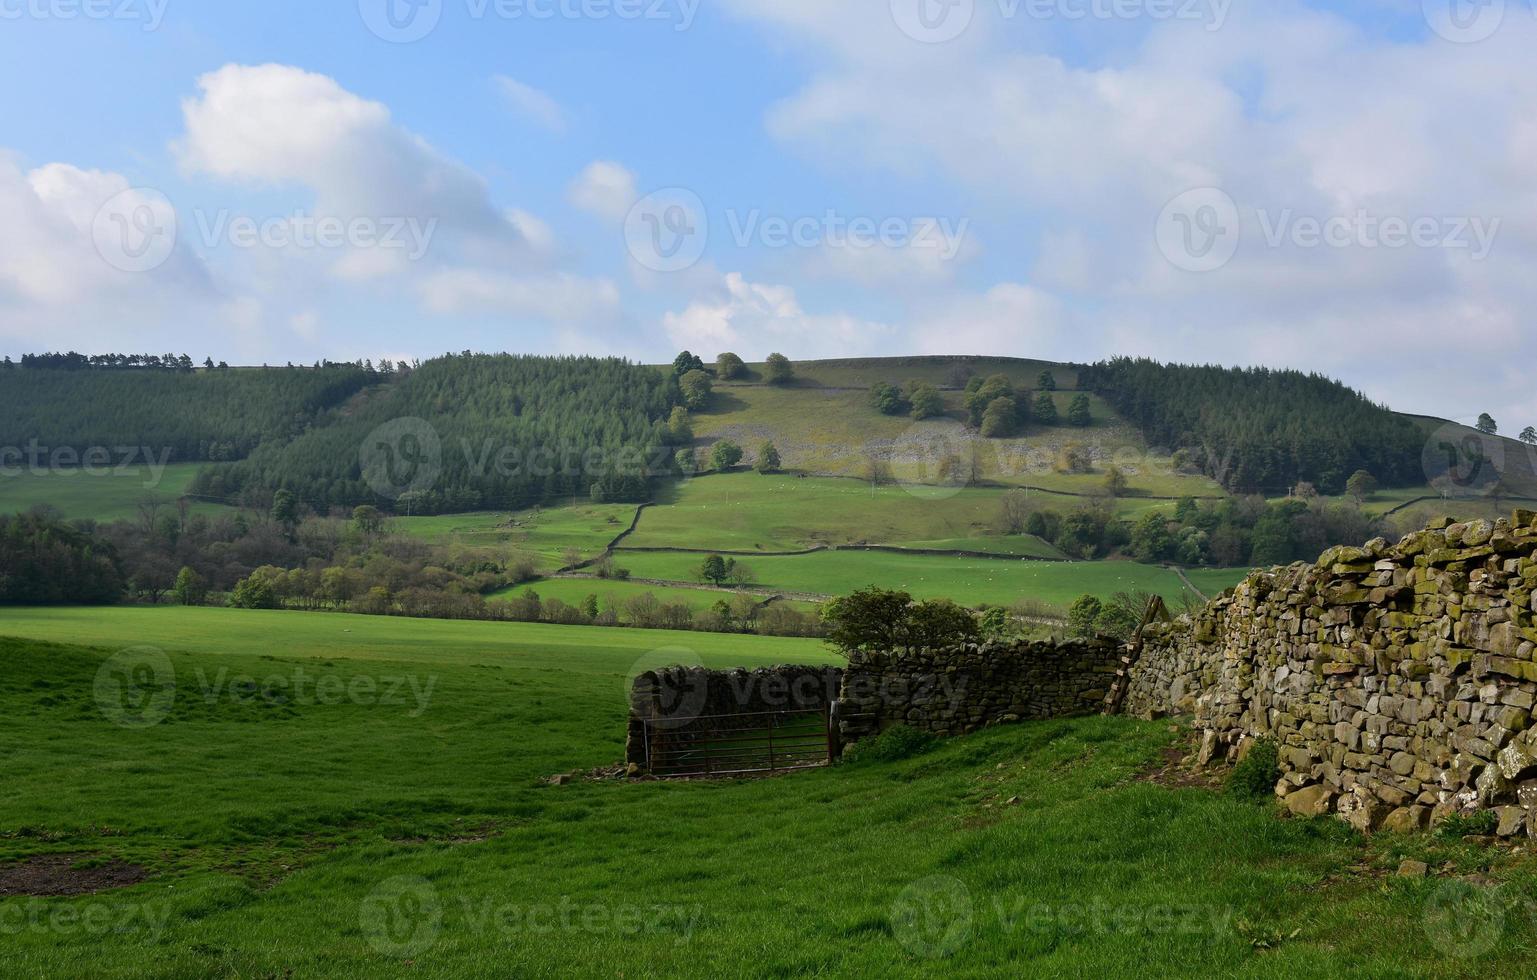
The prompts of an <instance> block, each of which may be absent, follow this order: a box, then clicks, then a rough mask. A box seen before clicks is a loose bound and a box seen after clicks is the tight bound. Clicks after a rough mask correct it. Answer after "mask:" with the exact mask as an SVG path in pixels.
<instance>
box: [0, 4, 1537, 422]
mask: <svg viewBox="0 0 1537 980" xmlns="http://www.w3.org/2000/svg"><path fill="white" fill-rule="evenodd" d="M1534 48H1537V9H1534V7H1533V5H1532V3H1531V2H1530V0H1356V2H1353V3H1349V4H1344V3H1325V2H1321V0H1320V2H1309V3H1305V2H1291V0H1249V2H1245V0H1231V2H1230V0H836V2H830V0H336V2H326V3H316V2H314V0H266V2H264V3H260V4H256V3H227V2H218V3H216V2H213V0H0V83H3V84H4V91H5V92H7V93H8V94H7V97H6V98H5V99H4V100H0V219H3V221H4V225H5V234H4V235H3V236H0V350H4V351H5V352H8V353H10V354H12V355H13V356H14V355H17V354H20V353H24V352H29V351H40V350H46V349H55V348H59V349H62V348H76V349H79V350H84V351H106V350H112V351H125V350H134V351H138V350H151V351H175V352H181V351H186V352H187V353H190V354H192V355H193V356H194V357H195V358H197V359H199V360H201V359H202V358H203V357H204V356H205V355H212V356H213V357H214V358H215V359H225V360H229V361H231V362H232V363H260V362H263V361H270V362H274V363H281V362H285V361H290V360H292V361H296V362H306V361H313V360H315V359H317V358H325V357H329V358H333V359H354V358H360V357H372V358H378V357H383V356H388V357H402V356H407V357H427V356H430V355H432V354H435V353H441V352H443V351H445V350H462V349H480V350H514V351H530V352H541V353H543V352H551V353H565V352H595V353H616V354H623V355H627V356H631V357H635V358H643V359H647V360H656V359H661V358H670V357H671V355H672V354H673V353H674V352H676V351H677V350H678V349H679V348H682V347H689V348H692V349H694V350H696V351H697V352H699V353H702V354H704V355H706V356H713V355H714V354H715V353H717V352H718V351H720V350H723V349H734V350H736V351H738V352H740V353H741V354H743V355H744V356H747V357H750V358H756V357H761V356H763V355H765V354H767V353H768V352H770V351H773V350H780V351H783V352H785V353H786V354H789V355H790V356H791V357H792V358H811V357H826V356H838V355H869V354H909V353H978V354H981V353H988V354H1007V355H1018V356H1031V357H1044V358H1052V359H1062V360H1092V359H1096V358H1100V357H1105V356H1110V355H1114V354H1122V353H1124V354H1138V355H1150V356H1154V357H1159V358H1163V359H1170V360H1199V361H1216V362H1222V363H1231V364H1269V365H1277V366H1293V367H1299V368H1305V369H1311V370H1318V371H1322V372H1325V373H1328V374H1331V375H1334V376H1336V377H1339V378H1341V379H1343V380H1345V381H1347V382H1349V383H1350V384H1352V385H1354V386H1356V387H1358V388H1361V389H1362V390H1364V391H1366V392H1367V393H1368V394H1369V395H1371V396H1372V397H1374V398H1377V399H1380V400H1383V401H1386V402H1388V403H1389V404H1391V405H1393V406H1394V407H1396V408H1400V409H1403V410H1408V411H1419V412H1425V413H1433V414H1439V415H1443V416H1447V417H1452V418H1457V419H1459V420H1471V419H1473V418H1475V417H1476V416H1477V414H1478V413H1479V412H1480V411H1485V410H1488V411H1491V412H1493V413H1494V414H1495V415H1496V417H1497V418H1499V420H1500V421H1501V423H1502V425H1503V427H1504V429H1505V430H1507V431H1519V429H1520V428H1522V427H1524V426H1525V425H1526V424H1530V423H1537V386H1534V385H1533V384H1532V383H1531V380H1530V377H1531V372H1530V368H1529V365H1531V364H1532V362H1533V357H1534V355H1537V337H1534V331H1533V330H1531V329H1530V327H1529V324H1530V322H1531V317H1532V315H1533V314H1532V311H1534V310H1537V304H1534V303H1533V299H1534V297H1533V293H1534V291H1537V285H1534V284H1537V275H1534V274H1533V272H1532V270H1533V269H1534V268H1537V265H1534V260H1537V113H1533V111H1532V108H1531V107H1532V106H1534V105H1537V71H1533V69H1532V67H1531V65H1532V59H1531V51H1532V50H1534Z"/></svg>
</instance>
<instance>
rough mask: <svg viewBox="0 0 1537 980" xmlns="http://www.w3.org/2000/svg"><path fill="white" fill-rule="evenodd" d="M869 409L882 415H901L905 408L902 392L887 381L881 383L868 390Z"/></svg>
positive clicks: (905, 403)
mask: <svg viewBox="0 0 1537 980" xmlns="http://www.w3.org/2000/svg"><path fill="white" fill-rule="evenodd" d="M870 407H871V408H874V409H875V410H876V411H877V412H880V413H881V414H882V415H901V414H902V410H903V409H905V408H906V407H907V402H906V401H905V400H904V399H903V398H902V390H901V389H900V388H898V387H897V386H896V385H894V384H892V383H890V382H889V381H882V382H881V383H880V384H877V385H876V386H875V387H873V388H871V389H870Z"/></svg>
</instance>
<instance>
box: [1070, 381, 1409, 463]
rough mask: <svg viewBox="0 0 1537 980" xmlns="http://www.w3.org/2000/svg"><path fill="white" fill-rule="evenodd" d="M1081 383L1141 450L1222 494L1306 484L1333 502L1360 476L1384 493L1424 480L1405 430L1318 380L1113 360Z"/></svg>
mask: <svg viewBox="0 0 1537 980" xmlns="http://www.w3.org/2000/svg"><path fill="white" fill-rule="evenodd" d="M1080 378H1081V379H1082V380H1081V383H1082V384H1083V386H1085V387H1087V388H1090V389H1092V390H1094V391H1096V392H1097V393H1099V394H1100V395H1101V396H1102V397H1104V398H1105V400H1106V401H1108V402H1110V404H1111V405H1113V406H1114V407H1115V409H1116V411H1117V412H1119V413H1120V414H1121V415H1122V416H1123V417H1125V418H1126V419H1127V420H1128V421H1130V422H1131V423H1132V424H1133V425H1135V426H1137V427H1138V428H1139V429H1141V430H1142V434H1143V436H1144V437H1145V438H1146V439H1147V441H1148V443H1149V444H1150V445H1155V446H1162V447H1167V448H1169V449H1171V450H1186V453H1184V454H1183V456H1182V458H1186V459H1189V460H1191V461H1192V462H1193V463H1194V464H1195V465H1198V466H1199V467H1200V468H1201V469H1202V470H1203V471H1204V472H1205V473H1206V474H1207V475H1208V476H1211V477H1212V478H1214V479H1216V480H1219V481H1220V482H1221V483H1222V484H1223V485H1224V486H1226V487H1227V488H1228V489H1229V490H1233V491H1236V492H1242V493H1251V492H1263V493H1271V494H1277V493H1285V492H1286V491H1287V490H1288V489H1290V488H1291V487H1293V486H1295V485H1296V484H1297V483H1298V482H1300V481H1307V482H1310V483H1313V484H1315V485H1316V486H1317V487H1318V488H1319V489H1320V490H1321V491H1323V492H1324V493H1327V494H1339V493H1341V492H1342V491H1343V490H1344V488H1345V481H1346V480H1347V479H1348V478H1349V477H1350V475H1351V474H1352V473H1353V472H1355V471H1356V470H1360V469H1364V470H1367V471H1369V472H1370V473H1372V474H1373V475H1374V476H1375V477H1376V478H1377V479H1378V480H1379V481H1381V483H1382V484H1383V485H1384V486H1404V485H1410V484H1414V483H1419V482H1422V481H1423V480H1424V477H1425V474H1424V473H1423V471H1422V468H1421V462H1420V456H1421V450H1422V449H1423V447H1424V442H1425V440H1424V437H1423V435H1421V433H1420V432H1419V430H1418V428H1417V427H1416V426H1415V425H1414V423H1413V422H1412V421H1410V420H1409V419H1406V418H1404V417H1402V416H1398V415H1394V414H1393V413H1392V412H1390V411H1388V410H1387V409H1386V408H1384V407H1382V406H1380V405H1375V404H1373V403H1372V402H1370V401H1368V400H1367V399H1366V398H1365V397H1364V396H1363V395H1361V394H1360V393H1359V392H1356V391H1353V390H1351V389H1350V388H1347V387H1345V386H1344V385H1342V384H1340V383H1338V382H1336V381H1332V380H1330V379H1328V378H1325V377H1323V376H1321V375H1317V374H1302V373H1300V372H1297V371H1272V370H1268V369H1265V368H1249V369H1238V368H1221V367H1211V366H1206V367H1196V366H1187V365H1164V364H1159V363H1157V362H1155V361H1151V360H1145V359H1144V360H1132V359H1130V358H1117V359H1115V360H1112V361H1108V362H1102V363H1099V364H1095V365H1093V366H1092V367H1088V368H1085V369H1083V370H1082V371H1081V372H1080Z"/></svg>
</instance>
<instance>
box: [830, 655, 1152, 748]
mask: <svg viewBox="0 0 1537 980" xmlns="http://www.w3.org/2000/svg"><path fill="white" fill-rule="evenodd" d="M1121 650H1122V648H1121V645H1120V644H1119V643H1118V642H1117V641H1115V640H1111V639H1096V640H1074V641H1067V642H1031V643H985V644H981V645H977V644H968V645H966V646H963V647H957V648H953V649H943V650H917V651H914V652H911V653H903V652H897V653H855V654H852V655H851V656H850V658H849V665H848V668H847V669H846V670H845V671H844V673H843V690H842V693H841V694H840V703H839V705H838V719H839V731H840V734H841V735H842V738H843V741H844V742H846V743H851V742H854V741H856V740H858V739H861V738H865V737H867V736H871V735H876V734H878V733H880V732H881V731H884V730H885V729H887V728H889V727H891V726H894V725H908V726H910V727H912V728H916V729H918V730H920V731H926V732H932V733H934V734H937V735H965V734H969V733H971V732H974V731H976V730H978V729H980V728H983V727H986V726H988V725H994V724H1000V723H1008V722H1017V721H1027V720H1039V719H1046V718H1066V717H1074V716H1079V715H1091V714H1095V713H1097V712H1098V711H1100V710H1101V708H1102V707H1103V705H1104V700H1105V694H1106V692H1107V691H1108V690H1109V689H1110V685H1111V683H1112V682H1113V681H1114V679H1115V672H1116V669H1117V668H1118V667H1119V666H1120V658H1121Z"/></svg>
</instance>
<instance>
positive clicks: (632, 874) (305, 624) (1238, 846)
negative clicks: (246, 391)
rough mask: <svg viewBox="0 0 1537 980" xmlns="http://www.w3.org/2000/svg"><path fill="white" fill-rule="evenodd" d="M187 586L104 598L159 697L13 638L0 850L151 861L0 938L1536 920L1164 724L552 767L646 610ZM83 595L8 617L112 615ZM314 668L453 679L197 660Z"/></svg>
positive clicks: (1221, 945)
mask: <svg viewBox="0 0 1537 980" xmlns="http://www.w3.org/2000/svg"><path fill="white" fill-rule="evenodd" d="M152 612H153V611H152ZM165 612H166V611H161V614H159V615H153V616H145V617H137V618H135V617H124V616H122V615H121V613H120V612H119V611H115V610H114V611H107V615H105V617H104V619H103V622H101V623H100V624H99V625H98V626H97V627H96V628H95V629H96V634H97V635H103V634H111V635H120V634H123V633H125V632H132V631H133V630H135V629H137V631H138V635H137V637H136V639H138V640H139V641H141V642H143V641H149V640H155V641H158V642H159V643H160V645H161V646H163V647H164V648H166V649H167V650H168V657H169V659H170V662H171V664H172V665H173V668H174V671H175V700H174V703H173V705H172V706H171V707H170V708H169V710H168V713H167V716H166V717H165V719H164V720H163V721H161V722H160V723H159V724H156V725H153V726H151V727H148V728H142V729H128V728H123V727H119V726H117V725H114V724H113V723H112V722H111V721H109V720H108V718H107V717H105V716H104V715H103V712H102V710H101V708H100V702H99V700H98V697H97V695H96V693H95V688H96V684H97V679H98V673H99V671H100V669H101V667H102V665H103V663H104V661H105V658H106V657H107V656H108V654H109V652H110V651H109V650H108V649H85V648H81V647H75V646H57V645H49V644H44V643H40V642H37V641H34V640H8V641H0V666H3V671H0V709H3V710H0V736H3V739H4V741H3V744H4V745H5V747H6V752H7V754H6V789H7V792H6V794H4V796H3V797H0V862H4V861H9V860H14V859H18V858H23V857H28V856H32V855H37V854H42V853H75V854H92V855H97V856H98V857H99V858H105V857H114V858H121V859H125V860H129V861H133V862H137V863H140V864H142V865H144V866H146V867H147V868H148V869H149V870H150V871H151V872H152V874H153V877H152V878H151V879H150V880H149V881H146V882H144V883H143V884H139V885H136V886H133V887H130V888H126V889H121V890H115V891H110V892H106V893H103V894H100V895H96V896H91V897H80V898H65V899H29V898H24V897H11V898H5V899H0V924H4V925H3V928H4V929H5V932H6V954H5V955H6V960H5V969H6V971H7V972H13V973H15V974H16V975H27V976H80V975H91V976H104V977H140V976H177V977H192V976H198V977H201V976H289V975H292V976H337V977H377V976H407V975H412V976H487V977H490V976H498V977H500V976H525V975H527V976H571V975H582V976H619V975H623V976H627V977H637V976H661V975H678V976H701V977H704V976H755V977H783V976H791V975H829V976H830V975H839V976H853V975H865V976H883V975H889V976H926V975H934V974H936V973H943V974H945V975H953V976H999V975H1010V976H1013V975H1020V974H1021V973H1023V974H1029V975H1056V976H1067V975H1073V976H1084V975H1135V976H1218V975H1222V976H1256V977H1258V976H1275V977H1283V976H1296V975H1318V976H1335V975H1376V976H1448V975H1460V974H1469V975H1473V974H1481V975H1500V974H1504V975H1515V974H1516V973H1519V972H1521V971H1522V970H1523V969H1524V964H1525V962H1526V960H1525V959H1524V957H1527V956H1529V955H1530V953H1531V950H1532V924H1531V922H1530V921H1529V920H1528V919H1526V918H1522V917H1519V916H1510V917H1508V918H1506V919H1504V920H1502V921H1501V923H1500V926H1499V929H1498V932H1497V934H1496V935H1495V936H1494V937H1493V939H1492V940H1491V941H1490V942H1489V943H1488V944H1487V946H1486V948H1485V944H1478V945H1477V946H1473V945H1469V944H1468V943H1467V942H1460V941H1458V939H1457V934H1454V933H1448V932H1446V931H1445V930H1443V929H1438V928H1435V927H1434V921H1433V920H1428V919H1427V917H1426V910H1427V909H1433V908H1435V907H1437V906H1436V902H1437V901H1438V895H1440V894H1441V892H1440V891H1439V890H1438V889H1442V888H1444V887H1445V886H1442V885H1438V884H1437V883H1435V882H1433V881H1430V882H1426V881H1408V880H1397V879H1387V880H1383V881H1381V882H1376V881H1372V880H1370V879H1363V878H1360V877H1359V876H1356V875H1354V874H1353V873H1351V872H1350V870H1349V869H1350V868H1351V866H1352V865H1353V864H1354V863H1356V862H1358V861H1362V860H1366V861H1368V862H1370V861H1376V862H1378V863H1382V862H1390V861H1391V860H1392V859H1393V857H1394V856H1395V855H1392V854H1378V853H1375V852H1372V851H1368V850H1364V849H1363V847H1362V845H1361V844H1360V842H1359V841H1358V840H1357V839H1355V838H1354V837H1352V836H1351V835H1350V834H1348V833H1347V832H1346V830H1345V829H1343V825H1341V824H1339V823H1338V822H1336V821H1332V820H1326V821H1320V822H1315V823H1308V822H1301V821H1282V820H1280V819H1278V818H1277V817H1276V816H1275V815H1274V813H1273V811H1272V810H1271V809H1270V808H1269V807H1267V806H1262V805H1255V804H1247V803H1242V802H1238V801H1235V800H1232V799H1229V798H1227V797H1224V796H1221V795H1218V794H1214V793H1211V792H1208V791H1205V790H1199V789H1184V790H1173V789H1169V788H1166V787H1164V786H1161V785H1157V784H1154V783H1150V782H1145V781H1141V780H1139V779H1137V778H1136V776H1137V774H1138V773H1139V772H1141V771H1143V770H1144V769H1145V768H1146V767H1148V766H1149V765H1151V764H1153V763H1154V762H1155V761H1156V760H1157V759H1159V757H1160V752H1161V750H1162V749H1164V748H1165V747H1166V746H1167V745H1168V744H1169V743H1170V741H1171V739H1173V738H1174V737H1175V736H1174V734H1172V733H1171V732H1170V730H1169V728H1168V726H1167V725H1164V724H1144V723H1137V722H1133V721H1128V720H1124V719H1103V718H1095V719H1086V720H1080V721H1073V722H1052V723H1040V724H1033V725H1022V726H1014V727H1009V728H1001V729H994V730H991V731H988V732H986V733H983V734H981V735H978V736H975V737H972V738H968V739H963V740H958V741H954V742H951V743H948V744H945V745H942V746H940V747H939V748H937V749H936V750H934V751H932V752H930V753H928V754H924V755H920V756H918V757H916V758H911V759H907V760H905V761H896V762H857V763H851V764H845V765H843V766H839V767H837V768H834V769H830V770H824V771H817V772H812V773H807V774H802V775H798V776H794V777H788V778H781V779H774V780H762V781H748V782H735V783H692V784H658V783H650V784H636V785H627V784H624V783H622V782H603V783H583V782H577V783H573V784H570V785H566V786H558V787H556V786H547V785H543V784H542V783H541V781H540V777H542V776H545V775H548V774H549V773H552V772H559V771H564V770H567V769H570V768H575V767H587V766H596V765H602V764H606V763H609V762H611V761H613V760H614V759H615V758H617V757H618V754H619V751H620V740H621V737H622V718H623V714H622V700H621V689H622V688H621V684H622V678H623V675H624V673H625V671H626V670H627V669H628V667H629V663H630V657H631V654H632V653H633V652H634V647H632V646H630V645H628V644H624V645H623V646H622V647H620V648H614V647H605V646H602V645H601V644H600V643H599V642H598V641H600V640H601V639H602V638H603V637H612V638H614V639H615V640H619V641H623V640H627V639H631V638H630V637H627V636H626V635H625V634H624V633H623V632H615V631H607V632H604V633H603V634H602V637H599V636H594V635H591V634H583V633H582V632H581V631H571V633H572V635H573V636H581V635H586V636H587V638H588V639H589V640H590V641H591V646H589V647H587V648H582V647H580V646H569V647H559V648H558V647H556V646H553V645H552V643H551V641H552V640H553V639H554V637H553V636H552V635H551V634H550V633H549V631H547V630H541V629H538V628H535V627H513V628H507V627H499V628H495V631H496V632H498V633H499V634H500V635H499V636H497V637H496V638H492V637H490V636H489V635H488V633H489V631H488V633H482V632H481V631H480V630H479V629H467V628H466V627H480V626H482V625H483V624H452V623H449V624H444V623H431V624H425V625H424V626H416V625H414V624H410V623H407V622H400V621H390V623H391V625H394V626H395V627H397V628H398V629H399V630H400V631H401V632H402V633H403V634H405V636H404V637H403V642H401V643H400V644H398V645H396V644H388V643H386V642H385V637H383V636H372V635H370V636H363V637H360V636H357V635H356V634H352V635H347V636H344V637H339V636H338V635H337V632H336V630H335V628H334V627H335V625H336V624H337V622H338V621H339V620H342V619H345V618H346V617H334V616H323V615H312V614H299V613H287V614H274V615H272V616H262V615H259V614H251V613H245V614H237V618H227V617H225V616H220V615H211V614H210V613H208V612H204V611H197V610H190V611H187V610H184V611H179V612H178V613H177V615H168V614H165ZM91 616H92V614H89V613H87V614H82V618H70V617H67V616H62V615H59V614H48V613H36V612H28V611H22V612H21V613H20V614H19V616H12V615H11V614H10V612H9V611H8V612H7V615H6V619H5V621H4V624H3V626H0V628H3V629H4V630H5V631H7V632H12V631H14V629H15V628H16V626H17V624H21V625H22V626H24V627H26V631H27V632H30V633H39V632H50V631H51V632H53V633H54V634H56V635H63V634H75V633H78V632H81V631H84V632H87V633H89V632H91V629H90V628H89V626H88V624H89V620H90V617H91ZM114 620H116V621H115V622H114ZM429 637H431V638H433V639H434V640H435V642H430V643H428V642H426V641H427V640H428V638H429ZM700 639H701V638H699V637H695V636H693V635H689V636H688V637H686V638H685V641H686V642H695V641H698V640H700ZM707 639H708V638H706V640H707ZM743 639H751V638H731V642H732V643H733V644H735V643H737V642H738V641H740V640H743ZM744 649H745V648H744ZM184 650H187V651H191V652H182V651H184ZM814 650H815V648H814V647H812V646H809V645H799V646H797V645H795V644H793V641H792V643H791V644H790V645H788V646H782V645H779V646H776V647H775V648H774V649H773V652H774V653H805V654H813V653H814ZM725 656H727V654H726V652H725V651H724V650H719V649H717V650H713V651H711V652H710V653H708V654H707V655H706V659H707V660H713V661H714V662H722V660H721V658H723V657H725ZM748 659H749V660H750V659H751V658H750V657H749V658H748ZM802 659H804V658H802ZM561 660H565V661H566V664H565V666H561V665H560V661H561ZM301 667H302V668H304V669H306V670H308V671H312V672H314V675H315V676H316V677H317V678H319V677H336V678H337V679H338V680H341V681H343V682H346V683H348V684H351V685H353V686H354V688H355V689H358V690H361V688H358V687H357V685H358V683H359V680H360V679H361V678H371V679H373V680H374V682H375V683H376V684H377V685H378V686H379V688H380V689H382V688H383V685H384V683H385V682H387V681H388V680H390V679H391V678H393V677H398V676H406V677H414V678H415V679H416V680H417V682H418V685H417V689H418V690H419V689H421V688H424V687H425V686H426V685H427V683H428V681H429V680H430V681H432V682H433V683H432V687H431V696H430V698H429V699H428V702H427V704H426V705H425V707H423V706H422V703H421V702H420V701H419V700H416V699H414V698H407V699H406V700H403V701H401V702H400V703H395V702H393V701H389V700H386V699H384V698H382V697H379V696H377V695H368V694H357V695H353V696H349V697H345V698H342V699H340V700H335V699H329V700H328V699H318V698H313V697H312V698H308V699H306V698H305V697H302V696H300V697H297V698H293V699H287V700H284V699H281V698H267V697H262V696H259V695H247V694H242V693H240V692H242V691H244V690H246V689H245V688H242V687H240V686H239V684H238V682H237V683H235V685H234V687H223V688H221V687H219V686H218V685H217V684H211V683H210V682H209V681H208V676H209V675H217V671H218V670H219V669H228V670H229V671H230V672H231V673H233V674H240V673H246V674H250V675H252V676H253V677H255V678H258V679H260V680H259V681H258V683H259V684H266V685H270V683H271V681H272V679H273V678H281V677H291V676H292V672H293V671H295V670H297V669H299V668H301ZM408 690H409V688H408ZM1490 874H1497V875H1500V876H1502V877H1509V878H1512V883H1511V884H1510V885H1508V886H1506V887H1511V888H1514V887H1524V886H1525V885H1527V884H1529V877H1522V876H1521V874H1519V873H1515V872H1510V871H1508V870H1494V871H1491V872H1490ZM1427 922H1429V923H1430V927H1429V928H1427ZM1287 937H1290V938H1287ZM1257 942H1258V943H1261V944H1263V945H1260V946H1257V945H1256V943H1257ZM1265 947H1269V948H1265ZM1471 953H1476V955H1470V954H1471ZM1463 956H1466V957H1467V958H1459V957H1463Z"/></svg>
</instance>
